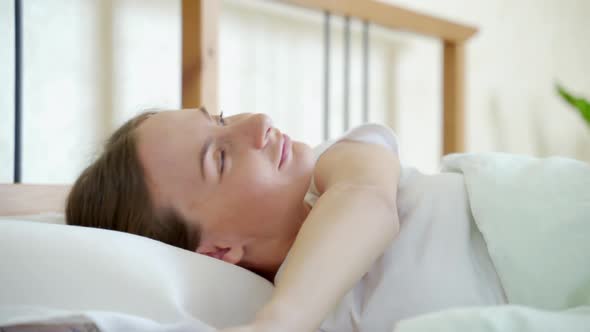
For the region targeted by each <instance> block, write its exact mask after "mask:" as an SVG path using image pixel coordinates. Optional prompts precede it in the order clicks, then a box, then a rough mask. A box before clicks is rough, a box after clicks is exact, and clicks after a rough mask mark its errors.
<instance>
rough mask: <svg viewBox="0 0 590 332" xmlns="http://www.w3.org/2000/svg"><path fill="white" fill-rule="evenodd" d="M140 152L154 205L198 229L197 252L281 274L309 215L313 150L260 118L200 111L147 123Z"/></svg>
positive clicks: (141, 129) (166, 114) (161, 116)
mask: <svg viewBox="0 0 590 332" xmlns="http://www.w3.org/2000/svg"><path fill="white" fill-rule="evenodd" d="M222 122H224V123H222ZM138 153H139V159H140V160H141V163H142V165H143V167H144V169H145V173H146V177H147V183H148V188H149V190H150V194H151V197H152V199H153V200H154V203H155V205H156V207H157V208H172V209H173V210H174V211H176V213H178V214H179V215H181V216H182V217H183V219H184V220H187V223H189V227H196V226H197V225H198V226H199V227H200V228H201V232H202V236H201V243H200V245H199V248H197V252H200V253H204V254H208V255H210V256H213V257H216V258H220V259H223V260H225V261H228V262H230V263H233V264H238V263H239V265H242V266H245V267H248V268H251V269H260V270H265V271H266V270H275V269H276V268H278V266H279V265H280V263H281V262H282V260H283V259H284V256H285V254H286V253H287V251H288V249H289V247H290V245H291V244H292V241H293V240H294V238H295V236H296V234H297V232H298V230H299V227H300V226H301V223H302V222H303V220H304V219H305V217H306V216H307V213H308V212H309V208H308V207H307V206H306V205H305V204H304V203H303V198H304V196H305V193H306V191H307V189H308V187H309V183H310V180H311V175H312V172H313V158H312V153H311V149H310V148H309V146H307V145H305V144H303V143H300V142H294V141H291V140H290V139H289V138H288V137H287V136H286V135H284V134H283V133H281V132H280V131H279V130H278V129H276V128H274V127H273V126H272V121H271V119H270V118H269V117H268V116H266V115H263V114H239V115H235V116H231V117H225V118H224V121H220V118H219V117H218V116H211V115H209V114H208V113H207V112H206V111H204V110H201V109H196V110H181V111H169V112H160V113H157V114H155V115H153V116H151V117H150V118H148V119H146V120H145V121H144V122H143V123H142V124H141V125H140V126H139V127H138Z"/></svg>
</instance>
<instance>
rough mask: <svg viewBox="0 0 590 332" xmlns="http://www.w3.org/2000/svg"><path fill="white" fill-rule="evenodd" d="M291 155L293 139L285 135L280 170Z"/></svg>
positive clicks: (282, 142)
mask: <svg viewBox="0 0 590 332" xmlns="http://www.w3.org/2000/svg"><path fill="white" fill-rule="evenodd" d="M290 155H291V138H290V137H289V136H287V135H286V134H283V139H282V141H281V159H280V161H279V169H281V167H283V165H284V164H285V163H286V162H287V161H288V158H289V157H290Z"/></svg>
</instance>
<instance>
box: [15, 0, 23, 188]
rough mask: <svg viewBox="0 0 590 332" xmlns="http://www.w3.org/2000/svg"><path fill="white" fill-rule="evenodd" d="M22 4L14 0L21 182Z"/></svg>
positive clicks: (17, 159)
mask: <svg viewBox="0 0 590 332" xmlns="http://www.w3.org/2000/svg"><path fill="white" fill-rule="evenodd" d="M21 106H22V4H21V1H20V0H14V183H20V182H21V137H22V136H21V129H22V123H21V120H22V119H21V115H22V114H21V111H22V109H21Z"/></svg>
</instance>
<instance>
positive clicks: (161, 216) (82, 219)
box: [66, 112, 200, 250]
mask: <svg viewBox="0 0 590 332" xmlns="http://www.w3.org/2000/svg"><path fill="white" fill-rule="evenodd" d="M155 113H156V112H145V113H142V114H139V115H138V116H136V117H134V118H132V119H130V120H129V121H127V122H126V123H125V124H123V126H121V127H120V128H119V129H117V131H115V132H114V133H113V135H112V136H111V137H110V138H109V139H108V140H107V142H106V144H105V146H104V150H103V152H102V154H101V155H100V156H99V157H98V159H96V161H94V162H93V163H92V164H91V165H90V166H88V167H87V168H86V169H85V170H84V171H83V172H82V174H81V175H80V176H79V177H78V179H77V180H76V182H75V183H74V185H73V187H72V189H71V191H70V193H69V195H68V199H67V203H66V220H67V223H68V224H69V225H78V226H87V227H96V228H103V229H110V230H115V231H122V232H127V233H132V234H137V235H141V236H146V237H149V238H152V239H154V240H158V241H162V242H164V243H167V244H170V245H173V246H176V247H179V248H183V249H187V250H195V249H196V248H197V247H198V244H199V241H200V230H189V228H188V223H186V222H185V220H183V218H182V217H180V216H179V215H178V213H176V212H175V211H174V210H172V209H156V208H155V206H154V204H153V202H152V200H151V198H150V194H149V191H148V186H147V183H146V180H145V172H144V169H143V167H142V165H141V162H140V160H139V157H138V154H137V134H136V130H135V129H136V128H137V127H138V126H139V125H140V124H141V123H142V122H143V121H144V120H145V119H147V118H148V117H150V116H151V115H153V114H155Z"/></svg>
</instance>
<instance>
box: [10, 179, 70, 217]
mask: <svg viewBox="0 0 590 332" xmlns="http://www.w3.org/2000/svg"><path fill="white" fill-rule="evenodd" d="M69 190H70V186H66V185H33V184H0V215H2V216H16V215H25V214H37V213H43V212H63V211H64V208H65V201H66V198H67V196H68V192H69Z"/></svg>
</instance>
